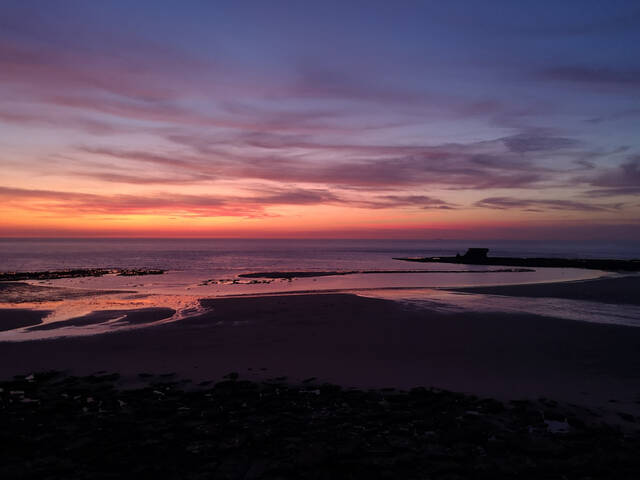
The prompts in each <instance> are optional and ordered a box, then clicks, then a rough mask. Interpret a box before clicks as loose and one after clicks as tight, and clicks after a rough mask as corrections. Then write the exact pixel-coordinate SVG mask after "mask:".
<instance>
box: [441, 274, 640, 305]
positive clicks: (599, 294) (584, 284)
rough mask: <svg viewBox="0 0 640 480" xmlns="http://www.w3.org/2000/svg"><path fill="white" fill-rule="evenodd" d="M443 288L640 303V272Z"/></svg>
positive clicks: (512, 295)
mask: <svg viewBox="0 0 640 480" xmlns="http://www.w3.org/2000/svg"><path fill="white" fill-rule="evenodd" d="M445 290H450V291H455V292H467V293H483V294H489V295H505V296H509V297H530V298H542V297H547V298H568V299H571V300H588V301H592V302H603V303H624V304H629V305H640V275H638V276H628V277H621V278H598V279H595V280H580V281H577V282H562V283H560V282H558V283H555V282H554V283H536V284H531V285H500V286H494V287H464V288H446V289H445Z"/></svg>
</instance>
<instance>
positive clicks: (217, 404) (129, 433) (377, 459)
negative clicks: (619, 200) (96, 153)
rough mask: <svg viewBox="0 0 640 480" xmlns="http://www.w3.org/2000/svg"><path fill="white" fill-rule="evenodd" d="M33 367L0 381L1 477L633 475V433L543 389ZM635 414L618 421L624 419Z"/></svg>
mask: <svg viewBox="0 0 640 480" xmlns="http://www.w3.org/2000/svg"><path fill="white" fill-rule="evenodd" d="M139 381H140V385H141V386H139V387H138V388H137V389H135V390H131V389H129V390H123V389H121V388H118V387H117V382H118V375H105V374H102V375H93V376H89V377H81V378H79V377H69V376H64V375H60V374H57V373H53V372H51V373H42V374H36V375H29V376H27V377H19V378H18V377H16V378H15V379H14V380H13V381H8V382H1V383H0V425H1V426H2V428H0V478H2V479H5V480H9V479H15V478H33V479H36V478H37V479H43V478H51V479H53V478H64V479H76V478H92V479H100V478H124V477H131V478H154V479H157V478H220V479H227V478H229V479H252V478H253V479H257V478H264V479H289V478H291V479H293V478H312V479H313V478H322V479H325V478H326V479H333V478H401V479H411V478H425V479H427V478H433V479H449V480H452V479H461V478H479V479H496V478H520V479H522V478H526V479H527V478H531V479H552V478H554V479H555V478H557V479H574V478H575V479H587V478H592V479H595V478H598V479H602V478H611V479H614V478H615V479H624V478H629V479H631V478H638V475H639V474H640V456H639V455H638V454H637V452H638V451H640V438H639V437H638V434H637V431H635V433H630V432H633V430H628V429H627V430H626V433H625V431H623V430H621V429H619V428H618V427H613V426H608V425H605V424H602V423H600V422H599V419H598V417H597V416H596V415H595V414H593V413H592V412H589V411H587V410H585V409H580V408H578V407H568V406H562V405H559V404H557V403H556V402H553V401H550V400H537V401H535V402H534V401H521V402H511V403H507V404H503V403H500V402H498V401H495V400H490V399H480V398H477V397H473V396H465V395H462V394H456V393H452V392H447V391H440V390H427V389H414V390H411V391H410V392H398V391H394V390H379V391H361V390H347V389H341V388H340V387H337V386H334V385H327V384H322V385H318V384H315V383H314V380H313V379H310V380H309V381H307V382H306V383H303V384H302V385H295V386H294V385H288V384H286V383H284V379H279V380H273V381H268V382H262V383H255V382H248V381H243V380H239V379H238V377H237V375H236V374H230V375H228V376H227V378H226V379H225V380H224V381H222V382H219V383H216V384H215V385H213V384H200V385H197V386H191V385H190V384H189V383H188V382H179V381H174V380H173V377H172V376H171V375H164V376H162V375H161V376H152V375H141V376H140V379H139ZM634 421H635V419H627V422H628V423H629V424H630V425H635V424H634V423H633V422H634Z"/></svg>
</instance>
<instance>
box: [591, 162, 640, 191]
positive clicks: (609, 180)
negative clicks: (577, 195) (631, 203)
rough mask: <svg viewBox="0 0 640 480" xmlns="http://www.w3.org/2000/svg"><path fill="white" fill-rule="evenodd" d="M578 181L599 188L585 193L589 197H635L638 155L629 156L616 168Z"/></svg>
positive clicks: (639, 183) (639, 180) (639, 165)
mask: <svg viewBox="0 0 640 480" xmlns="http://www.w3.org/2000/svg"><path fill="white" fill-rule="evenodd" d="M579 181H582V182H585V183H588V184H589V185H591V186H593V187H601V188H598V189H593V190H590V191H588V192H586V194H587V195H589V196H594V197H612V196H619V195H632V196H635V195H637V194H638V193H640V155H630V156H628V157H627V160H626V161H625V162H623V163H621V164H620V165H618V166H617V167H613V168H607V169H606V170H604V171H600V172H599V173H597V174H595V175H592V176H590V177H581V178H580V179H579Z"/></svg>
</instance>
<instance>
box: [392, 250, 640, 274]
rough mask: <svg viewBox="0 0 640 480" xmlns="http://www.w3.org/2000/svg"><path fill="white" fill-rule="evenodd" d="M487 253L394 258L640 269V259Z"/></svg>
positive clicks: (558, 266)
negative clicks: (506, 255)
mask: <svg viewBox="0 0 640 480" xmlns="http://www.w3.org/2000/svg"><path fill="white" fill-rule="evenodd" d="M488 254H489V249H488V248H470V249H468V250H467V252H466V253H465V254H464V255H460V254H457V255H456V256H455V257H424V258H412V257H408V258H394V260H405V261H407V262H423V263H461V264H465V265H501V266H506V267H554V268H587V269H592V270H606V271H614V272H619V271H625V272H637V271H640V259H633V260H616V259H596V258H586V259H585V258H540V257H536V258H526V257H489V256H488Z"/></svg>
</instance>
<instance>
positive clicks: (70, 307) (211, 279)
mask: <svg viewBox="0 0 640 480" xmlns="http://www.w3.org/2000/svg"><path fill="white" fill-rule="evenodd" d="M470 245H478V244H474V243H472V242H464V243H463V242H460V243H459V244H456V243H455V242H442V241H441V242H423V241H420V242H419V241H388V240H386V241H379V240H375V241H369V240H368V241H335V240H332V241H326V240H313V241H311V240H307V241H282V240H266V241H265V240H260V241H258V240H20V241H9V240H1V241H0V247H1V250H0V271H10V270H16V271H33V270H56V269H65V268H107V267H108V268H113V267H115V268H162V269H168V272H167V273H165V274H164V275H148V276H138V277H125V276H122V277H120V276H115V275H107V276H104V277H88V278H69V279H59V280H49V281H32V282H29V283H30V284H32V285H36V286H46V287H62V288H64V289H65V290H66V289H69V291H72V292H75V293H76V294H81V293H82V292H83V291H84V290H85V289H89V290H93V291H96V290H99V291H102V292H103V294H101V295H90V296H79V295H75V296H73V298H64V299H60V298H58V299H55V301H54V300H52V299H47V297H46V295H45V296H44V297H43V298H35V299H33V298H32V299H30V300H31V301H29V302H25V301H24V299H19V298H17V299H16V298H12V297H10V296H7V295H4V296H2V295H0V308H32V309H37V310H50V311H51V313H50V314H49V315H48V316H47V317H46V318H44V322H45V323H52V322H58V321H63V320H68V319H71V318H77V317H80V316H83V315H87V314H88V313H90V312H93V311H96V310H126V309H138V308H148V307H152V306H158V307H169V308H173V309H174V310H176V314H175V315H174V316H173V317H171V318H169V319H165V320H162V321H160V322H158V323H163V322H167V321H178V320H180V319H182V318H185V317H186V316H191V315H194V314H198V313H201V312H202V309H201V307H200V305H199V303H198V299H200V298H211V297H219V296H229V295H231V296H235V295H264V294H274V293H295V292H322V291H345V292H353V293H358V294H360V295H365V296H378V297H382V298H389V299H394V300H400V301H403V302H405V303H409V304H411V305H413V306H414V307H420V308H423V307H424V308H431V309H437V310H443V311H464V310H474V311H507V312H514V311H517V312H528V313H535V314H539V315H548V316H555V317H560V318H570V319H573V320H583V321H595V322H600V323H617V324H623V325H633V326H640V325H638V323H639V322H638V318H640V314H639V311H638V308H637V307H633V306H610V305H609V306H607V305H603V304H594V303H592V302H581V301H567V300H560V299H525V298H514V297H496V296H489V295H476V294H473V295H472V294H458V293H450V292H445V291H442V290H434V288H442V287H462V286H481V285H506V284H522V283H538V282H555V281H572V280H584V279H589V278H595V277H599V276H603V275H609V274H606V273H604V272H599V271H595V270H580V269H558V268H538V269H533V271H528V272H516V271H511V272H495V271H494V270H499V269H500V267H495V266H490V267H489V266H478V265H475V266H469V265H455V264H435V263H434V264H421V263H414V262H402V261H398V260H393V259H392V257H395V256H436V255H451V254H454V253H456V252H458V251H464V250H465V248H466V246H470ZM480 245H482V246H489V247H495V248H493V249H492V251H491V254H493V255H496V256H498V255H513V256H518V255H520V256H525V255H526V256H553V255H552V254H551V253H550V252H551V251H555V252H561V253H562V252H564V254H565V256H568V255H567V254H566V252H567V251H570V250H574V251H578V247H576V246H575V245H573V246H572V245H570V244H563V245H555V246H553V245H549V244H538V243H534V242H529V243H526V244H522V242H520V243H518V244H515V243H509V242H502V243H500V242H498V243H497V244H496V245H491V244H487V243H481V244H480ZM607 248H608V249H607ZM634 248H637V247H630V246H628V245H626V246H622V247H621V246H619V245H618V246H616V245H613V246H609V247H606V246H604V247H603V246H601V245H600V246H598V247H597V248H592V249H591V250H589V246H588V245H586V246H585V245H581V246H579V249H580V250H579V252H580V255H579V256H583V257H594V256H608V257H610V258H631V257H633V256H640V255H636V254H637V253H640V252H637V251H636V250H635V249H634ZM552 249H555V250H552ZM576 256H578V255H576ZM274 270H277V271H296V270H297V271H308V270H313V271H323V270H324V271H327V270H331V271H333V270H343V271H346V270H425V271H426V272H423V273H386V274H385V273H375V274H353V275H344V276H325V277H314V278H297V279H292V280H282V279H277V280H269V281H263V280H260V279H247V278H239V277H238V276H237V275H238V274H240V273H248V272H256V271H257V272H259V271H274ZM123 290H124V291H126V292H122V291H123ZM128 328H140V326H131V325H123V324H118V323H117V322H115V321H109V322H105V323H101V324H93V325H88V326H82V327H79V326H78V327H64V328H57V329H52V330H40V331H38V330H29V328H20V329H15V330H11V331H5V332H0V341H2V340H5V341H6V340H27V339H39V338H49V337H56V336H69V335H91V334H96V333H103V332H110V331H114V330H120V329H128Z"/></svg>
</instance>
